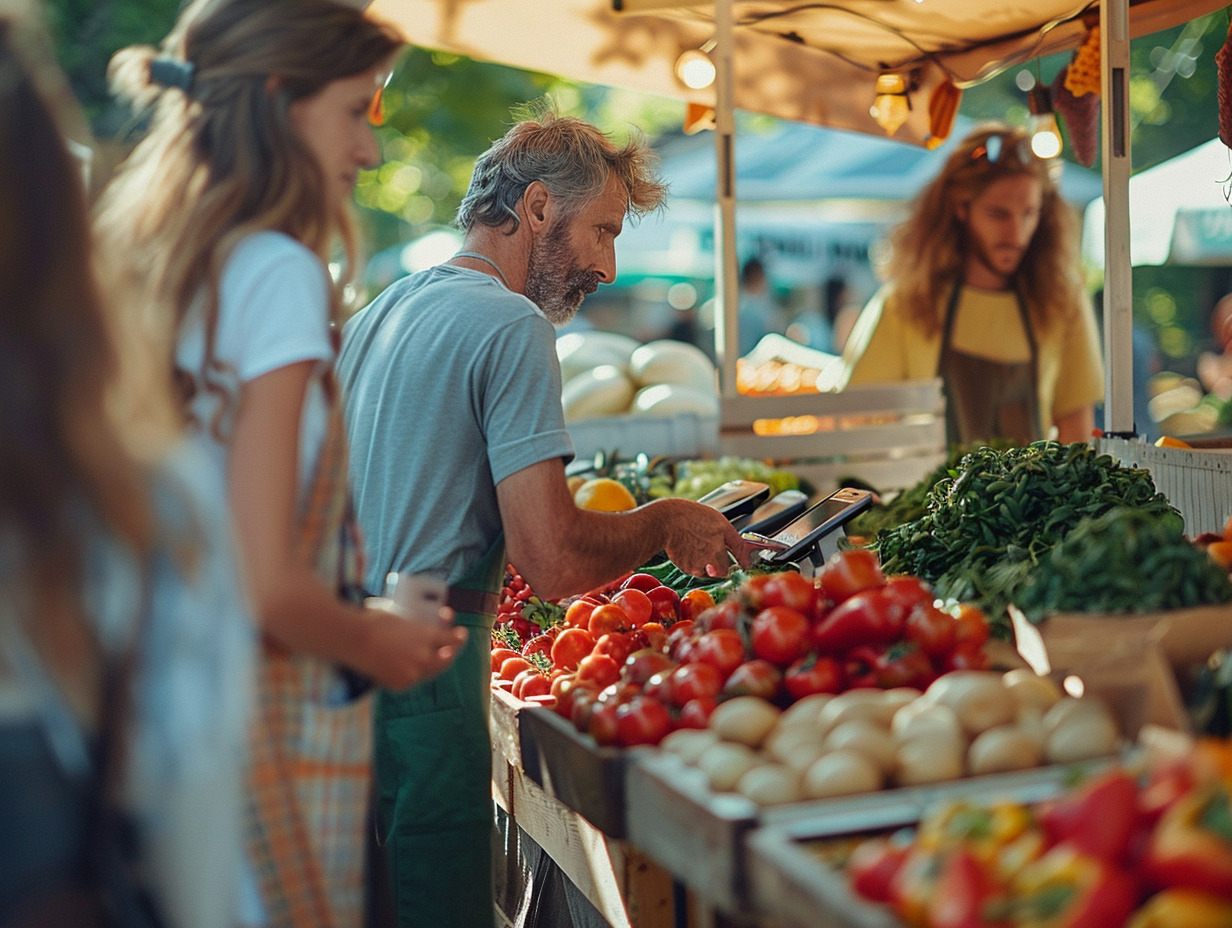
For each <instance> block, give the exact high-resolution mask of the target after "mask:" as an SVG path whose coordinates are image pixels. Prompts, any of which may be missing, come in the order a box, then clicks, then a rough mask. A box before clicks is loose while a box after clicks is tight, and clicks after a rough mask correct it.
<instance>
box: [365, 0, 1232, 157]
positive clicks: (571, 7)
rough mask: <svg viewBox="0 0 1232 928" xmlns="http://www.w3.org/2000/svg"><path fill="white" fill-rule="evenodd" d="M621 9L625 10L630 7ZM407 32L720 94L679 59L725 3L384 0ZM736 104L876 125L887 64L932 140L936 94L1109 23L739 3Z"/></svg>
mask: <svg viewBox="0 0 1232 928" xmlns="http://www.w3.org/2000/svg"><path fill="white" fill-rule="evenodd" d="M1224 5H1225V4H1224V3H1223V2H1221V0H1132V2H1131V3H1130V9H1129V16H1130V32H1131V34H1132V35H1134V36H1138V35H1146V34H1148V33H1151V32H1157V31H1159V30H1161V29H1166V28H1170V27H1172V26H1175V25H1179V24H1180V23H1184V22H1187V21H1189V20H1191V19H1195V18H1197V17H1198V16H1202V15H1204V14H1206V13H1210V12H1213V11H1215V10H1218V9H1221V8H1222V7H1223V6H1224ZM614 6H615V7H616V8H619V9H620V11H617V9H615V8H614ZM371 8H372V10H373V11H374V12H375V13H377V14H379V15H382V16H384V17H386V18H388V19H389V20H391V21H392V22H393V23H394V24H395V25H397V26H398V27H399V28H400V29H401V31H402V32H403V34H404V35H405V36H406V38H407V39H408V40H409V41H410V42H412V43H414V44H416V45H420V46H423V47H425V48H433V49H441V50H445V51H449V52H454V53H456V54H460V55H467V56H469V57H471V58H476V59H479V60H483V61H494V62H498V63H501V64H507V65H511V66H513V67H517V68H523V69H527V70H531V71H539V72H543V73H548V74H554V75H558V76H560V77H566V78H570V79H573V80H580V81H587V82H590V83H595V84H604V85H607V86H612V87H624V88H628V89H631V90H639V91H644V92H648V93H655V94H660V95H666V96H671V97H677V98H680V99H685V100H690V101H693V102H696V103H702V104H705V105H708V106H714V105H715V102H716V101H715V90H714V87H713V86H712V87H710V88H707V89H704V90H689V89H687V88H685V87H684V85H683V84H681V83H680V82H679V80H677V78H676V76H675V64H676V59H677V58H678V57H679V56H680V54H681V53H682V52H684V51H686V50H689V49H698V48H701V47H702V46H703V45H705V44H706V43H707V42H710V41H712V40H713V39H714V37H715V22H714V15H715V13H714V4H713V2H707V3H702V4H697V5H692V6H689V5H681V4H680V3H679V2H672V3H669V2H664V0H553V2H552V3H543V4H539V3H532V2H528V0H374V2H373V3H372V5H371ZM732 12H733V17H734V21H735V41H734V48H733V51H734V55H733V60H734V62H735V65H734V66H735V73H734V81H735V87H734V105H735V107H736V108H737V109H743V110H748V111H751V112H758V113H768V114H770V115H773V116H779V117H782V118H785V119H791V120H796V121H799V122H808V123H814V124H816V125H824V126H833V127H836V128H842V129H852V130H855V131H858V132H866V133H870V134H873V135H884V132H883V130H882V129H881V128H880V127H879V126H878V125H877V124H876V123H875V122H874V121H873V119H872V117H871V116H870V115H869V107H870V105H871V104H872V102H873V97H874V93H873V85H874V82H875V80H876V78H877V75H878V74H881V73H883V72H897V73H903V74H907V75H909V76H910V83H911V85H912V86H913V87H914V89H913V90H912V91H911V94H910V96H911V100H912V108H911V112H910V114H909V116H908V120H907V123H906V124H904V125H903V127H902V128H901V129H899V130H898V132H897V133H895V138H896V139H900V140H903V141H907V142H913V143H915V144H922V143H923V141H924V139H925V138H926V136H927V134H928V105H927V104H928V99H929V94H930V92H931V90H932V88H933V87H935V86H936V85H937V84H939V83H941V82H942V81H943V80H944V79H945V78H946V77H949V78H950V79H951V80H953V81H954V82H955V83H957V84H958V85H959V86H962V85H964V84H970V83H974V82H978V81H980V80H983V79H986V78H988V77H990V76H992V75H993V74H996V73H998V72H999V71H1002V70H1004V69H1006V68H1008V67H1011V66H1013V65H1015V64H1017V63H1021V62H1024V61H1027V60H1029V59H1031V58H1035V57H1038V56H1040V55H1047V54H1052V53H1055V52H1060V51H1065V50H1067V49H1071V48H1075V47H1076V46H1077V45H1079V44H1080V43H1081V41H1082V39H1083V37H1084V35H1085V34H1086V31H1087V29H1088V28H1089V27H1090V26H1092V25H1094V24H1095V23H1096V22H1097V21H1098V16H1099V12H1098V5H1097V4H1096V3H1094V2H1089V3H1083V2H1076V0H1030V2H1023V0H1018V2H1014V0H827V2H826V3H825V4H801V3H797V2H791V0H733V3H732Z"/></svg>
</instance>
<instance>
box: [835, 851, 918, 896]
mask: <svg viewBox="0 0 1232 928" xmlns="http://www.w3.org/2000/svg"><path fill="white" fill-rule="evenodd" d="M907 849H908V846H907V845H906V844H903V843H901V842H897V841H891V840H890V839H889V838H870V839H868V840H867V841H863V842H861V843H860V844H859V845H857V847H856V849H855V850H854V851H852V853H851V859H850V860H849V861H848V863H847V878H848V880H849V881H850V882H851V888H852V889H854V890H855V891H856V894H857V895H859V896H862V897H863V898H865V899H867V900H869V901H870V902H886V903H888V902H892V901H893V899H894V894H893V886H894V878H895V875H896V874H897V873H898V871H899V870H901V869H902V866H903V861H905V860H906V859H907Z"/></svg>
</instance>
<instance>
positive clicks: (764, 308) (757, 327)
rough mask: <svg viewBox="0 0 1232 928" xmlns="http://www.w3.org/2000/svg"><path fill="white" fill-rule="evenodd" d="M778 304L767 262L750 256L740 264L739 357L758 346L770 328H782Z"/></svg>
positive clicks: (772, 329) (776, 329) (771, 330)
mask: <svg viewBox="0 0 1232 928" xmlns="http://www.w3.org/2000/svg"><path fill="white" fill-rule="evenodd" d="M778 324H779V308H778V305H777V304H776V303H775V302H774V297H773V296H771V294H770V284H769V282H768V281H767V279H766V266H765V265H764V264H763V263H762V260H761V259H760V258H757V257H752V258H749V259H748V260H747V261H745V262H744V264H743V265H742V266H741V268H740V300H739V303H738V308H737V327H738V331H739V337H738V339H737V346H738V350H739V352H740V357H742V358H743V357H744V356H745V355H747V354H748V353H749V352H750V351H752V350H753V349H754V348H756V347H757V343H758V342H759V341H761V340H762V338H763V337H764V336H766V335H767V334H769V333H770V332H777V331H779V326H778Z"/></svg>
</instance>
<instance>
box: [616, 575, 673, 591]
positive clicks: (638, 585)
mask: <svg viewBox="0 0 1232 928" xmlns="http://www.w3.org/2000/svg"><path fill="white" fill-rule="evenodd" d="M660 586H663V584H662V583H660V582H659V578H658V577H656V576H654V574H645V573H637V574H630V575H629V577H628V579H626V580H625V582H624V583H622V584H621V585H620V588H621V589H622V590H641V591H642V592H643V593H649V592H650V591H651V590H653V589H655V588H656V587H660Z"/></svg>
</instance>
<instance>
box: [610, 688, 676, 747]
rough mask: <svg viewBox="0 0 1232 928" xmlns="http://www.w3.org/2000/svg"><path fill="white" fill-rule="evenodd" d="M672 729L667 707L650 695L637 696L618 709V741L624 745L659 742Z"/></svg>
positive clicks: (631, 745)
mask: <svg viewBox="0 0 1232 928" xmlns="http://www.w3.org/2000/svg"><path fill="white" fill-rule="evenodd" d="M671 730H672V717H671V716H670V715H669V714H668V711H667V707H665V706H664V705H663V703H661V702H659V700H657V699H654V698H653V697H650V696H644V695H643V696H635V697H634V698H633V699H631V700H629V702H627V703H625V704H624V705H622V706H620V708H618V709H617V710H616V741H617V743H618V744H620V745H621V746H622V747H633V746H634V745H637V744H658V743H659V742H660V741H662V740H663V737H664V735H666V734H667V733H668V732H670V731H671Z"/></svg>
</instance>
